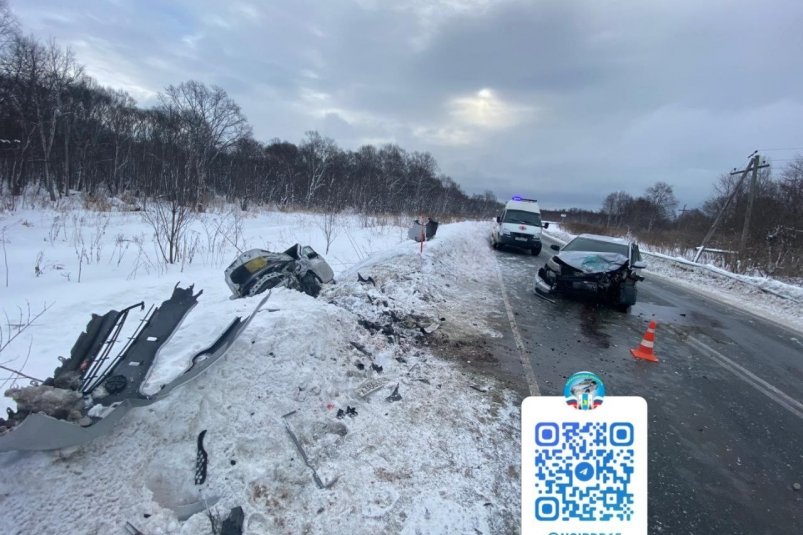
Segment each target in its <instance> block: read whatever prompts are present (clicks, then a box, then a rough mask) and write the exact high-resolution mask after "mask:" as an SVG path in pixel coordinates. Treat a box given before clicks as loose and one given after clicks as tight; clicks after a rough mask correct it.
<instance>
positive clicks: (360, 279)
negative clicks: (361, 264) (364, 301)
mask: <svg viewBox="0 0 803 535" xmlns="http://www.w3.org/2000/svg"><path fill="white" fill-rule="evenodd" d="M357 282H364V283H367V282H370V283H371V284H372V285H374V286H376V281H374V278H373V277H371V276H369V277H368V278H367V279H366V278H363V276H362V275H360V272H359V271H358V272H357Z"/></svg>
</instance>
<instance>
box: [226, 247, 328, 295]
mask: <svg viewBox="0 0 803 535" xmlns="http://www.w3.org/2000/svg"><path fill="white" fill-rule="evenodd" d="M225 278H226V284H227V285H228V286H229V289H231V292H232V294H233V297H235V298H237V297H246V296H253V295H257V294H260V293H262V292H264V291H265V290H268V289H270V288H275V287H277V286H285V287H287V288H291V289H293V290H299V291H301V292H304V293H306V294H307V295H311V296H312V297H317V296H318V294H319V293H320V291H321V285H322V284H326V283H329V282H332V281H333V280H334V278H335V276H334V272H333V271H332V268H331V266H329V264H327V263H326V260H324V258H323V257H322V256H321V255H319V254H318V253H316V252H315V250H314V249H313V248H312V247H310V246H308V245H303V246H302V245H298V244H295V245H293V246H292V247H290V248H289V249H287V250H286V251H284V252H283V253H274V252H271V251H266V250H264V249H251V250H249V251H246V252H244V253H242V254H241V255H240V256H238V257H237V258H236V259H235V260H234V262H232V263H231V264H230V265H229V267H227V268H226V271H225Z"/></svg>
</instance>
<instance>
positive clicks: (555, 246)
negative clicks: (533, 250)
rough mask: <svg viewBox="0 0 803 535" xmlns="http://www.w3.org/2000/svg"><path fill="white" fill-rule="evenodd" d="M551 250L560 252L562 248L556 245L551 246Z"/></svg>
mask: <svg viewBox="0 0 803 535" xmlns="http://www.w3.org/2000/svg"><path fill="white" fill-rule="evenodd" d="M549 248H550V249H552V250H553V251H560V246H558V245H555V244H554V243H553V244H552V245H550V246H549Z"/></svg>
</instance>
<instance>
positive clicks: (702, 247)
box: [694, 151, 757, 262]
mask: <svg viewBox="0 0 803 535" xmlns="http://www.w3.org/2000/svg"><path fill="white" fill-rule="evenodd" d="M756 152H757V151H753V154H751V155H750V163H749V164H748V165H747V168H746V169H743V170H742V171H734V172H732V173H731V175H736V174H739V173H741V174H742V176H741V177H739V181H738V182H737V183H736V186H734V188H733V191H731V193H730V195H728V198H727V199H726V200H725V204H724V205H722V208H720V210H719V213H718V214H717V217H716V218H715V219H714V223H713V224H712V225H711V228H710V229H709V230H708V233H707V234H706V235H705V238H703V243H701V244H700V247H698V249H697V254H695V255H694V262H697V260H699V258H700V255H701V254H703V251H704V250H705V245H706V244H707V243H708V240H710V239H711V236H713V235H714V231H715V230H716V229H717V225H719V221H720V219H722V214H724V213H725V211H726V210H727V209H728V206H730V203H731V201H732V200H733V198H734V197H735V196H736V193H737V192H738V191H739V189H740V188H741V187H742V181H744V177H746V176H747V173H748V172H750V171H751V170H752V169H753V164H755V163H756V160H755V159H754V158H753V156H755V155H756Z"/></svg>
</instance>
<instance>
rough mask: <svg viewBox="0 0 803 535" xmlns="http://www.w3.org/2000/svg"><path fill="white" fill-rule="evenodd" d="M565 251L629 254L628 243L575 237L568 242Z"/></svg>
mask: <svg viewBox="0 0 803 535" xmlns="http://www.w3.org/2000/svg"><path fill="white" fill-rule="evenodd" d="M563 250H564V251H593V252H595V253H619V254H621V255H624V256H627V245H626V244H624V243H611V242H608V241H602V240H594V239H591V238H575V239H573V240H572V241H570V242H569V243H568V244H566V247H564V248H563Z"/></svg>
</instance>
